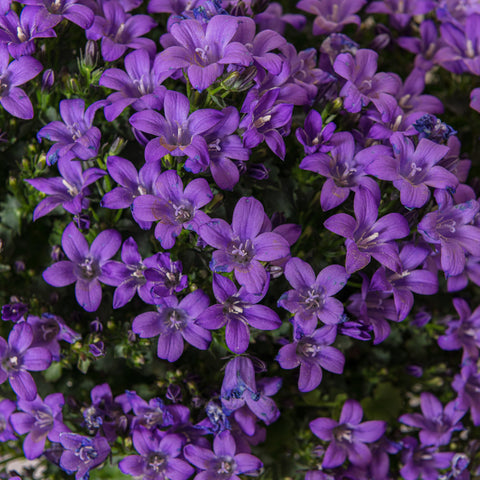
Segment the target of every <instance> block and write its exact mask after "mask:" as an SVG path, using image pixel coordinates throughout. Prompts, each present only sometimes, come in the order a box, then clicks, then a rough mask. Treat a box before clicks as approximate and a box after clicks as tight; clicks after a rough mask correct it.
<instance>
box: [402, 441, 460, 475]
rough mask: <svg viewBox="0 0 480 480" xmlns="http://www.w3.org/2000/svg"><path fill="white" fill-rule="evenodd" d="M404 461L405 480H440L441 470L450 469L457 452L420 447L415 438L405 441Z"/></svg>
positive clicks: (403, 442)
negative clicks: (419, 479)
mask: <svg viewBox="0 0 480 480" xmlns="http://www.w3.org/2000/svg"><path fill="white" fill-rule="evenodd" d="M402 444H403V450H402V461H403V463H404V466H403V467H402V468H401V469H400V474H401V475H402V477H403V478H404V479H405V480H417V479H418V478H419V477H420V476H421V478H422V479H424V480H437V479H438V478H440V473H439V471H438V470H439V469H443V468H448V467H449V466H450V462H451V460H452V458H453V456H454V455H455V452H438V451H437V447H435V446H434V447H428V446H425V447H424V446H423V445H419V444H418V442H417V440H415V439H414V438H413V437H406V438H405V439H404V440H403V441H402Z"/></svg>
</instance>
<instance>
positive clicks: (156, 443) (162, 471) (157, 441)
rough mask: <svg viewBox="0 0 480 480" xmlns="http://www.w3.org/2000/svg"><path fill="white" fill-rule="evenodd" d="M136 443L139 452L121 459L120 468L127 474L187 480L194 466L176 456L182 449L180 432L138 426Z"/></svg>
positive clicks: (151, 478) (158, 478)
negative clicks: (167, 431)
mask: <svg viewBox="0 0 480 480" xmlns="http://www.w3.org/2000/svg"><path fill="white" fill-rule="evenodd" d="M132 436H133V446H134V447H135V450H136V451H137V452H138V453H139V454H140V455H129V456H128V457H125V458H124V459H123V460H121V461H120V462H119V464H118V468H119V469H120V470H121V471H122V472H123V473H126V474H128V475H132V476H134V477H141V476H142V475H143V477H142V478H144V479H145V480H147V479H148V480H164V479H166V478H168V479H170V480H186V479H187V478H188V477H190V476H191V475H192V473H193V472H194V469H193V467H192V466H191V465H189V464H188V463H187V462H186V461H185V460H181V459H180V458H177V457H178V456H179V455H180V454H181V453H182V446H183V439H182V437H181V436H180V435H175V434H168V433H166V432H162V431H160V430H158V429H157V430H154V431H153V432H151V431H150V430H148V429H146V428H145V427H142V426H139V427H137V428H136V429H135V430H134V432H133V435H132Z"/></svg>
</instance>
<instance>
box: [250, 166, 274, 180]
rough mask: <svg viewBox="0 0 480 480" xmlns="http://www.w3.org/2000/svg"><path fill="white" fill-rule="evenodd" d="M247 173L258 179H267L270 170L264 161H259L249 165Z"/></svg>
mask: <svg viewBox="0 0 480 480" xmlns="http://www.w3.org/2000/svg"><path fill="white" fill-rule="evenodd" d="M247 175H248V176H249V177H252V178H255V179H256V180H267V178H268V175H269V171H268V168H267V167H266V166H265V165H264V164H263V163H257V164H255V165H250V166H248V167H247Z"/></svg>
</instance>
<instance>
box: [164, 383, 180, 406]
mask: <svg viewBox="0 0 480 480" xmlns="http://www.w3.org/2000/svg"><path fill="white" fill-rule="evenodd" d="M165 396H166V397H167V398H168V399H169V400H171V401H172V402H173V403H179V402H181V401H182V390H181V388H180V387H179V386H178V385H169V386H168V389H167V393H166V395H165Z"/></svg>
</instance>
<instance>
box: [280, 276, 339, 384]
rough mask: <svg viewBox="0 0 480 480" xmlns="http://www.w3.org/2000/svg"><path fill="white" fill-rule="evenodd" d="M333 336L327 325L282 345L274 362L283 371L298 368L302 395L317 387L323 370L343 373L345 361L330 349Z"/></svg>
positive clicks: (329, 326)
mask: <svg viewBox="0 0 480 480" xmlns="http://www.w3.org/2000/svg"><path fill="white" fill-rule="evenodd" d="M327 268H328V267H327ZM336 336H337V327H336V326H335V325H326V326H324V327H321V328H319V329H317V330H315V331H314V332H313V333H311V334H309V335H303V334H298V335H297V338H296V339H295V341H294V342H293V343H289V344H288V345H284V346H283V347H282V348H281V349H280V351H279V352H278V355H277V358H276V360H277V362H278V363H279V364H280V366H281V367H282V368H285V369H292V368H296V367H298V366H300V376H299V377H298V389H299V390H300V391H301V392H310V391H311V390H314V389H315V388H317V387H318V386H319V385H320V382H321V381H322V376H323V373H322V368H323V369H324V370H328V371H329V372H333V373H339V374H340V373H343V366H344V364H345V357H344V356H343V354H342V352H340V350H337V349H336V348H334V347H330V345H331V344H332V343H333V342H334V341H335V337H336Z"/></svg>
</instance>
